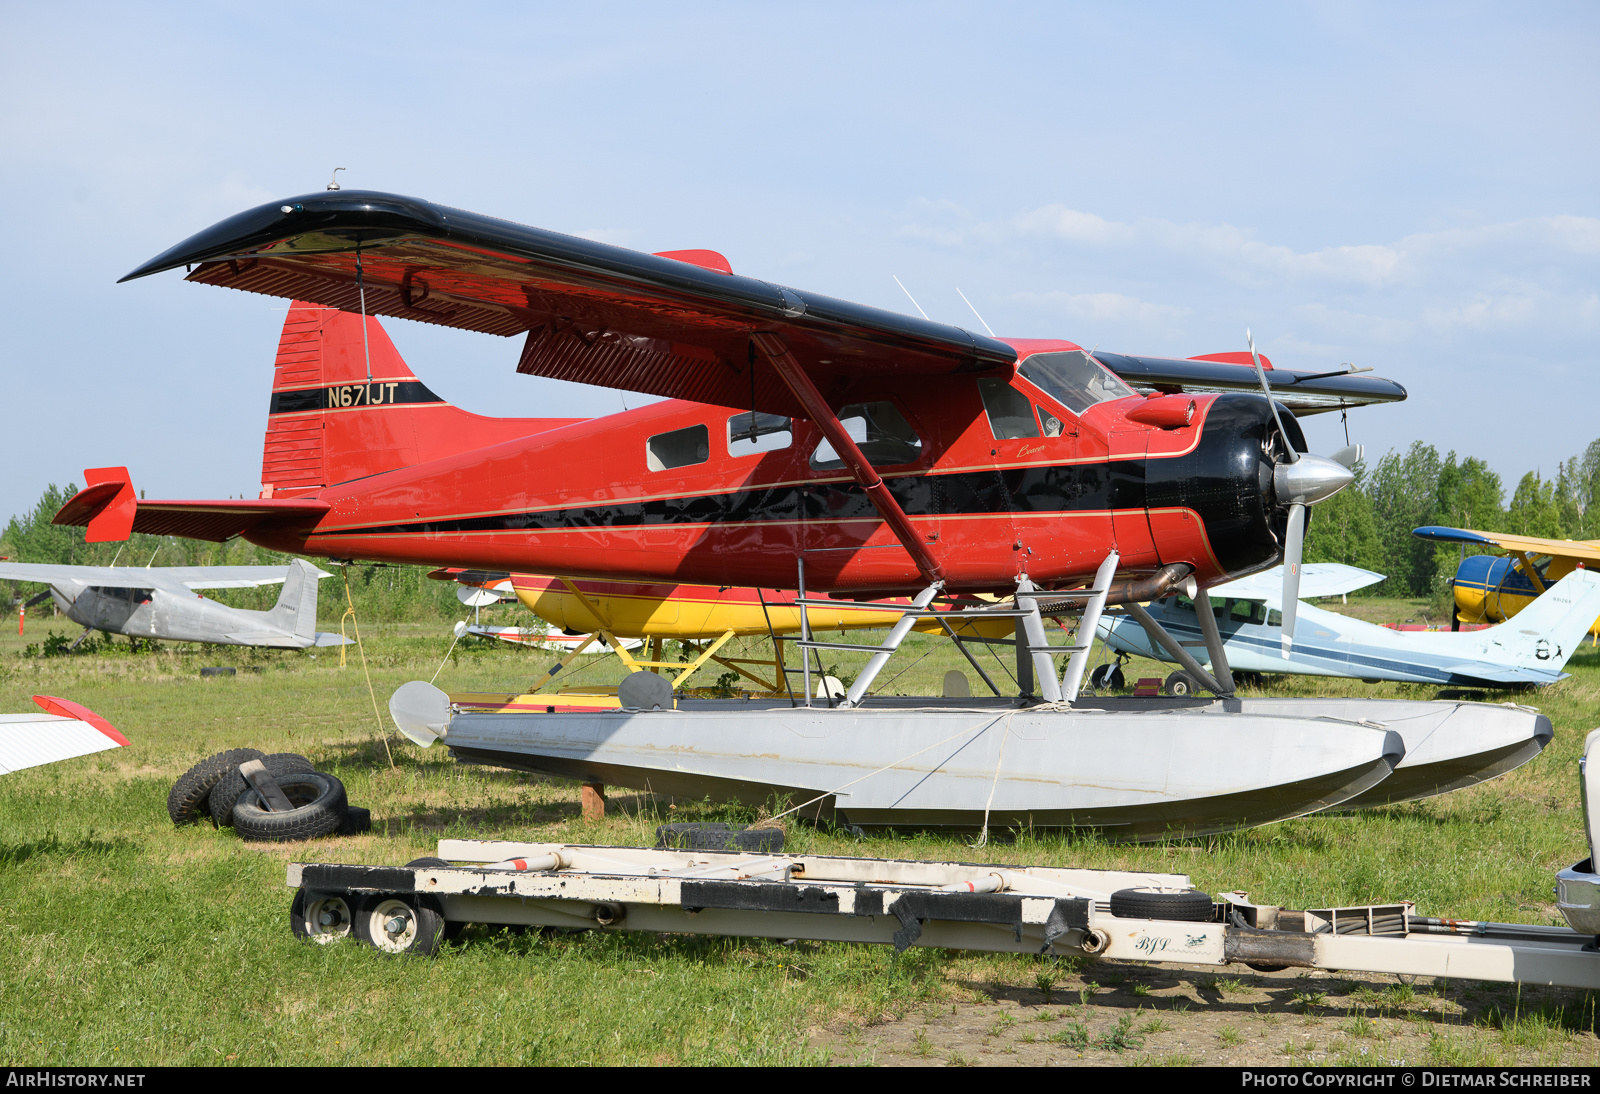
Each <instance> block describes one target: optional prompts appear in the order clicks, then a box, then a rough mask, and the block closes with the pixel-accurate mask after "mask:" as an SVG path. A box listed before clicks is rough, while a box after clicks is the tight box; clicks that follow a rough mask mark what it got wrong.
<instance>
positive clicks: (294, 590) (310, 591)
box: [267, 558, 317, 646]
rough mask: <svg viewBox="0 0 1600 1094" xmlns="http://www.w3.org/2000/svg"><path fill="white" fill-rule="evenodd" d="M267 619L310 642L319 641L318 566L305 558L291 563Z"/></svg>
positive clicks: (315, 642)
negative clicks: (275, 602)
mask: <svg viewBox="0 0 1600 1094" xmlns="http://www.w3.org/2000/svg"><path fill="white" fill-rule="evenodd" d="M267 621H268V622H269V623H271V624H272V625H273V626H274V627H279V628H281V629H283V630H286V631H289V632H290V633H292V634H293V635H294V636H295V637H296V638H298V639H303V640H304V641H305V644H306V645H308V646H312V645H316V644H317V568H316V567H315V566H313V565H311V563H309V562H307V561H306V560H305V559H303V558H297V559H295V560H294V561H293V562H291V563H289V572H288V573H287V574H286V575H285V576H284V579H283V589H282V590H281V591H280V592H279V593H278V603H277V604H275V605H274V606H273V608H272V610H271V611H269V612H267Z"/></svg>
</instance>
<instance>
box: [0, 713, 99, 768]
mask: <svg viewBox="0 0 1600 1094" xmlns="http://www.w3.org/2000/svg"><path fill="white" fill-rule="evenodd" d="M33 701H34V702H35V703H38V704H39V706H41V707H42V708H44V711H45V713H43V714H0V775H9V774H10V773H11V772H13V771H21V770H22V769H24V768H28V767H39V766H41V765H43V764H53V763H56V762H57V761H60V760H70V759H72V758H73V757H75V756H88V755H90V754H91V753H95V752H104V751H106V750H107V749H112V748H122V747H124V746H126V745H127V744H128V743H129V741H128V739H127V738H126V737H124V736H123V735H122V734H120V733H118V732H117V731H116V730H115V729H114V728H112V726H111V723H110V722H107V721H106V720H105V719H104V718H102V717H100V716H99V715H98V714H96V713H95V712H94V711H92V710H90V709H88V708H87V707H84V706H80V705H79V704H77V703H74V702H72V701H71V700H70V699H57V698H55V697H54V696H50V695H35V696H34V697H33Z"/></svg>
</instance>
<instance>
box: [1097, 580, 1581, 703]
mask: <svg viewBox="0 0 1600 1094" xmlns="http://www.w3.org/2000/svg"><path fill="white" fill-rule="evenodd" d="M1382 580H1383V576H1382V575H1381V574H1375V573H1372V572H1371V571H1370V570H1359V569H1356V568H1355V567H1353V566H1341V565H1338V564H1336V563H1316V564H1311V565H1307V566H1305V567H1304V573H1303V575H1302V578H1301V586H1300V591H1301V594H1302V595H1303V596H1334V595H1338V594H1340V593H1345V592H1351V591H1353V590H1355V589H1359V588H1362V587H1363V586H1366V585H1371V584H1373V583H1375V582H1377V581H1382ZM1281 588H1282V578H1281V575H1280V573H1279V572H1278V571H1277V570H1269V571H1266V572H1265V573H1261V574H1256V575H1255V576H1253V577H1247V578H1243V579H1241V580H1239V581H1233V582H1229V583H1228V584H1225V585H1218V586H1216V587H1214V588H1212V589H1211V590H1210V595H1211V605H1212V608H1211V610H1212V614H1213V615H1214V616H1215V618H1216V621H1217V629H1218V631H1219V632H1220V637H1221V639H1222V646H1223V655H1224V656H1225V657H1226V659H1227V662H1228V666H1229V667H1230V669H1231V670H1232V671H1233V672H1236V673H1238V672H1245V673H1299V674H1306V675H1312V676H1348V677H1353V678H1356V679H1360V680H1366V681H1378V680H1400V681H1408V682H1412V683H1423V684H1440V685H1448V686H1466V687H1490V688H1504V687H1516V686H1527V685H1532V684H1550V683H1554V682H1555V681H1557V680H1559V679H1561V678H1562V677H1563V676H1565V675H1566V674H1565V673H1563V672H1562V668H1563V667H1564V666H1565V665H1566V663H1567V659H1568V658H1569V657H1570V656H1571V655H1572V654H1573V653H1574V652H1575V651H1576V650H1577V648H1578V644H1579V643H1580V642H1581V641H1582V640H1583V637H1584V635H1585V633H1586V632H1587V631H1588V629H1589V627H1590V625H1591V624H1592V623H1593V622H1594V619H1595V616H1596V615H1600V573H1596V572H1595V571H1592V570H1584V569H1579V570H1574V571H1573V572H1572V573H1570V574H1568V575H1567V576H1566V577H1564V578H1562V579H1561V580H1560V581H1559V582H1557V583H1556V584H1555V585H1553V586H1552V587H1551V588H1550V589H1549V590H1548V591H1547V592H1546V593H1545V594H1544V595H1542V596H1540V597H1539V598H1538V599H1537V600H1536V601H1534V602H1533V603H1532V604H1530V605H1529V606H1528V607H1526V608H1524V609H1523V610H1522V611H1521V612H1519V613H1518V614H1517V616H1516V617H1515V618H1514V619H1512V620H1510V621H1509V622H1506V623H1502V624H1500V625H1499V626H1495V627H1488V628H1485V629H1484V630H1479V631H1471V632H1461V633H1450V632H1443V631H1441V632H1417V631H1395V630H1391V629H1389V628H1388V627H1380V626H1377V625H1376V624H1373V623H1364V622H1362V621H1361V620H1359V619H1351V618H1350V617H1349V616H1344V615H1339V614H1337V613H1335V612H1330V611H1326V610H1324V609H1322V608H1317V607H1313V606H1311V605H1309V604H1305V603H1301V604H1299V605H1298V609H1297V612H1298V616H1299V623H1298V626H1297V628H1296V632H1295V640H1294V646H1293V649H1292V652H1287V653H1286V652H1284V650H1283V647H1282V643H1281V641H1280V637H1281V632H1282V610H1283V605H1282V603H1281V592H1280V590H1281ZM1149 612H1150V615H1151V616H1153V617H1154V618H1155V620H1156V621H1157V622H1158V623H1160V624H1161V625H1162V626H1163V627H1165V628H1166V629H1167V631H1168V633H1169V634H1171V635H1172V637H1173V638H1175V639H1176V640H1177V641H1178V643H1179V644H1180V645H1182V646H1184V647H1185V648H1186V649H1188V650H1189V651H1190V652H1192V654H1193V656H1194V658H1195V660H1196V661H1199V662H1202V663H1206V664H1209V662H1210V657H1209V655H1208V654H1207V652H1206V647H1205V642H1204V637H1203V635H1202V632H1201V629H1200V624H1199V620H1198V617H1197V616H1196V614H1195V602H1194V601H1193V600H1192V599H1190V598H1189V597H1187V596H1184V595H1181V594H1180V595H1176V596H1169V597H1165V598H1163V599H1161V600H1157V601H1155V602H1154V603H1152V604H1151V605H1150V608H1149ZM1098 634H1099V636H1100V638H1102V639H1103V640H1104V641H1105V642H1106V644H1107V645H1109V646H1110V647H1111V648H1112V649H1113V650H1115V651H1117V652H1118V653H1126V654H1137V655H1139V656H1141V657H1153V658H1155V659H1157V660H1160V661H1167V662H1173V661H1175V660H1176V658H1175V657H1173V656H1172V655H1171V654H1170V653H1169V652H1168V651H1167V650H1165V649H1163V648H1162V647H1161V646H1159V645H1157V644H1155V643H1153V642H1152V641H1151V639H1150V637H1149V635H1148V634H1146V632H1145V630H1144V628H1143V627H1141V626H1140V625H1139V623H1138V622H1137V621H1136V620H1135V619H1133V618H1132V617H1130V616H1125V615H1119V616H1110V615H1107V616H1105V617H1103V618H1102V619H1101V621H1100V626H1099V628H1098ZM1109 667H1110V666H1103V667H1102V669H1100V670H1097V675H1096V677H1095V678H1092V679H1093V682H1094V683H1095V684H1096V686H1100V685H1103V684H1105V683H1107V682H1109V681H1108V680H1107V679H1106V677H1107V675H1108V673H1107V672H1106V671H1105V670H1106V669H1108V668H1109ZM1176 676H1177V674H1174V678H1169V681H1168V690H1169V691H1173V690H1180V691H1181V690H1184V689H1185V685H1184V682H1183V681H1181V680H1178V681H1176V682H1174V681H1175V677H1176ZM1190 688H1192V685H1190Z"/></svg>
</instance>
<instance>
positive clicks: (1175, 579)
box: [1039, 562, 1194, 615]
mask: <svg viewBox="0 0 1600 1094" xmlns="http://www.w3.org/2000/svg"><path fill="white" fill-rule="evenodd" d="M1192 573H1194V567H1193V566H1191V565H1189V564H1188V563H1187V562H1169V563H1167V565H1165V566H1163V567H1161V569H1159V570H1157V571H1156V572H1155V573H1153V574H1151V575H1150V576H1149V577H1141V578H1139V579H1137V580H1135V581H1124V582H1122V583H1121V584H1118V585H1113V586H1111V591H1110V592H1108V593H1107V594H1106V607H1108V608H1110V607H1113V606H1115V605H1121V604H1142V603H1144V602H1145V601H1147V600H1159V599H1161V598H1162V597H1163V596H1166V595H1167V593H1168V592H1169V591H1170V590H1171V589H1172V587H1173V586H1174V585H1177V584H1179V583H1180V582H1182V581H1183V579H1184V578H1186V577H1188V576H1189V575H1190V574H1192ZM1082 607H1083V600H1082V598H1081V597H1076V598H1068V599H1062V600H1046V599H1045V598H1043V597H1040V598H1039V612H1040V614H1041V615H1064V614H1067V613H1069V612H1076V611H1077V610H1079V609H1081V608H1082Z"/></svg>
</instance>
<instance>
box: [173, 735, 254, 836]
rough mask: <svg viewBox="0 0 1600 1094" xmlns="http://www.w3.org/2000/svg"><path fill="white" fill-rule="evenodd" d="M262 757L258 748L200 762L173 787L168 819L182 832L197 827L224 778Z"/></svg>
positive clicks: (218, 755)
mask: <svg viewBox="0 0 1600 1094" xmlns="http://www.w3.org/2000/svg"><path fill="white" fill-rule="evenodd" d="M262 755H263V753H262V751H261V750H260V749H258V748H230V749H228V751H226V752H219V753H217V754H216V755H215V756H208V757H206V758H205V759H203V760H201V761H200V762H199V763H197V764H195V765H194V766H193V767H191V768H190V769H189V770H187V771H185V772H184V773H183V774H182V775H179V776H178V781H177V782H175V783H173V784H172V792H171V793H169V794H168V795H167V816H169V817H171V818H172V823H173V824H176V825H178V826H179V827H180V828H181V827H182V826H183V825H185V824H194V823H195V822H196V821H198V820H199V819H200V818H201V817H202V816H205V815H207V813H206V804H207V802H208V801H209V800H210V797H211V790H212V788H213V787H214V786H216V785H217V783H219V782H221V781H222V777H223V776H224V775H226V774H227V773H228V772H229V771H237V770H238V768H239V765H240V764H242V763H244V762H245V761H246V760H259V759H260V758H261V757H262Z"/></svg>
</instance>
